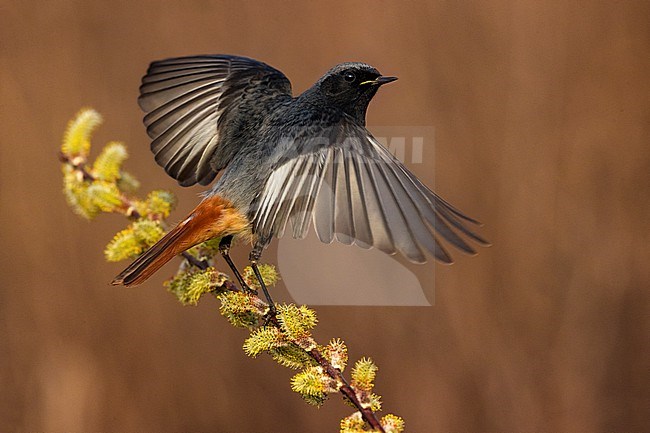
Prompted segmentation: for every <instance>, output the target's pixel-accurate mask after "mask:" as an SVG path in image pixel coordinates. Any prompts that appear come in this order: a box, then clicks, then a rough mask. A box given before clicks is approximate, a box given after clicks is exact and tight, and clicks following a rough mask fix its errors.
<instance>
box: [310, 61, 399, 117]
mask: <svg viewBox="0 0 650 433" xmlns="http://www.w3.org/2000/svg"><path fill="white" fill-rule="evenodd" d="M395 80H397V77H384V76H382V75H381V74H380V73H379V71H378V70H377V69H375V68H373V67H372V66H370V65H367V64H365V63H356V62H355V63H352V62H349V63H341V64H340V65H336V66H335V67H333V68H332V69H330V70H329V71H328V72H327V73H326V74H325V75H324V76H323V77H322V78H321V79H320V80H319V81H318V83H317V86H318V87H319V90H320V93H321V94H322V95H323V96H324V97H325V99H326V100H327V101H328V102H329V103H331V104H333V105H335V106H337V107H339V108H341V109H342V110H343V111H345V112H346V113H347V114H349V115H351V116H353V117H354V118H355V119H356V120H357V121H359V122H360V123H361V124H365V118H366V110H367V109H368V104H369V103H370V100H371V99H372V97H373V96H375V93H377V90H378V89H379V87H380V86H381V85H383V84H386V83H390V82H391V81H395Z"/></svg>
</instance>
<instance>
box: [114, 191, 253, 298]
mask: <svg viewBox="0 0 650 433" xmlns="http://www.w3.org/2000/svg"><path fill="white" fill-rule="evenodd" d="M248 228H249V223H248V219H247V218H246V217H244V216H243V215H242V214H240V213H239V212H238V211H237V210H236V209H234V208H233V207H232V204H231V203H230V202H228V201H227V200H224V199H222V198H220V197H217V196H213V197H209V198H207V199H205V200H203V201H202V202H201V203H200V204H199V205H198V206H197V207H196V208H195V209H194V211H192V213H191V214H190V215H189V216H188V217H187V218H186V219H185V220H183V221H182V222H180V223H179V224H178V225H177V226H176V227H174V228H173V229H172V230H170V231H169V233H167V234H166V235H165V236H163V237H162V239H160V240H159V241H158V242H156V243H155V244H154V245H153V246H152V247H151V248H149V249H148V250H147V251H145V252H144V253H143V254H142V255H141V256H140V257H138V258H137V259H136V260H135V261H134V262H133V263H131V264H130V265H129V266H128V267H127V268H126V269H124V271H122V272H121V273H120V274H119V275H118V276H117V277H115V278H114V279H113V281H112V282H111V284H113V285H120V284H122V285H124V286H127V287H128V286H135V285H138V284H141V283H143V282H144V281H146V280H147V279H148V278H149V277H150V276H152V275H153V274H154V273H155V272H156V271H158V270H159V269H160V268H161V267H163V265H165V264H166V263H167V262H169V261H170V260H171V259H173V258H174V257H175V256H177V255H178V254H180V253H182V252H183V251H186V250H188V249H190V248H192V247H193V246H195V245H198V244H200V243H201V242H205V241H207V240H209V239H213V238H217V237H222V236H227V235H236V234H240V233H242V232H244V231H246V230H247V229H248Z"/></svg>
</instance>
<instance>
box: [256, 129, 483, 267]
mask: <svg viewBox="0 0 650 433" xmlns="http://www.w3.org/2000/svg"><path fill="white" fill-rule="evenodd" d="M287 148H288V149H290V150H289V151H288V152H287V153H286V154H285V156H284V157H283V158H282V159H280V161H279V162H278V163H277V165H276V166H275V168H274V170H273V172H272V174H271V176H270V177H269V179H268V181H267V182H266V184H265V188H264V191H263V192H262V194H261V195H260V196H259V198H258V201H257V204H256V209H255V216H254V227H255V232H256V233H257V234H258V236H260V237H261V238H263V239H270V238H271V237H273V236H276V237H281V236H282V235H283V234H284V231H285V228H286V226H287V223H288V222H290V223H291V229H292V234H293V237H294V238H304V237H305V236H306V234H307V232H308V230H309V226H310V222H311V221H312V220H313V223H314V226H315V229H316V233H317V235H318V237H319V239H320V240H321V241H322V242H326V243H330V242H332V241H333V240H334V239H336V240H337V241H339V242H342V243H344V244H356V245H359V246H361V247H363V248H370V247H375V248H378V249H379V250H381V251H384V252H386V253H389V254H394V253H396V252H399V253H401V254H403V255H404V256H405V257H407V258H408V259H409V260H410V261H413V262H417V263H424V262H426V257H425V253H424V251H428V252H429V253H430V254H432V255H433V256H434V257H436V258H437V259H438V260H440V261H442V262H445V263H451V262H452V259H451V257H450V256H449V254H448V253H447V251H446V250H445V248H444V247H443V246H442V245H441V243H440V240H439V239H440V238H443V239H445V241H447V242H448V243H449V244H451V245H453V246H454V247H456V248H458V249H460V250H462V251H464V252H466V253H469V254H474V253H475V251H474V249H473V248H472V247H471V246H470V245H469V244H468V243H467V242H466V241H465V239H464V238H463V237H465V238H469V239H472V240H474V241H476V242H478V243H480V244H484V245H487V244H488V243H487V242H486V241H485V240H483V239H481V238H480V237H479V236H478V235H476V234H475V233H473V232H472V231H471V230H470V229H468V228H467V225H468V224H479V223H478V222H477V221H475V220H473V219H472V218H469V217H468V216H466V215H464V214H463V213H461V212H460V211H459V210H457V209H455V208H454V207H453V206H451V205H450V204H449V203H447V202H446V201H444V200H443V199H442V198H440V197H439V196H438V195H436V194H435V193H434V192H433V191H431V190H430V189H429V188H427V187H426V186H425V185H424V184H422V182H420V181H419V180H418V179H417V177H415V175H414V174H413V173H411V172H410V171H409V170H408V169H407V168H406V167H405V166H404V165H403V164H402V163H401V162H400V161H399V160H397V159H396V158H395V157H394V156H393V155H392V154H391V153H390V152H389V151H388V150H387V149H386V148H385V147H384V146H382V145H381V144H380V143H379V142H378V141H377V140H376V139H375V138H374V137H372V135H371V134H370V133H369V132H368V131H367V130H366V129H365V128H363V127H361V126H359V125H356V124H355V123H354V122H353V121H351V120H350V119H347V118H344V119H343V120H342V121H341V122H340V123H339V124H337V125H335V126H334V127H332V128H331V129H329V130H328V131H326V132H325V133H323V134H322V135H321V136H320V137H300V138H298V139H297V140H296V142H295V143H294V144H293V145H292V146H288V147H287Z"/></svg>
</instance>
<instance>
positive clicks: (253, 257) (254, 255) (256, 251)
mask: <svg viewBox="0 0 650 433" xmlns="http://www.w3.org/2000/svg"><path fill="white" fill-rule="evenodd" d="M262 248H263V247H262V246H261V245H256V246H255V248H253V251H251V253H250V255H249V256H248V260H249V261H250V262H251V268H252V269H253V272H254V273H255V277H257V281H259V283H260V287H261V288H262V291H263V292H264V297H265V298H266V300H267V301H268V303H269V315H270V316H275V314H276V312H277V310H276V309H275V303H274V302H273V299H271V295H270V294H269V291H268V289H267V288H266V284H264V279H262V274H261V273H260V270H259V268H258V267H257V261H258V260H259V259H260V257H261V256H262Z"/></svg>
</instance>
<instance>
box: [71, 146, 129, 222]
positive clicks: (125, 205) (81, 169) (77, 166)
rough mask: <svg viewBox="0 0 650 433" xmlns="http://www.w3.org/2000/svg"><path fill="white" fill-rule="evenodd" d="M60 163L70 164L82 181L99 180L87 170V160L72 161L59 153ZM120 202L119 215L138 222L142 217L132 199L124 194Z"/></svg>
mask: <svg viewBox="0 0 650 433" xmlns="http://www.w3.org/2000/svg"><path fill="white" fill-rule="evenodd" d="M59 161H61V162H62V163H64V164H68V165H69V166H70V167H72V168H73V169H74V170H76V171H77V172H78V173H80V174H81V176H82V179H83V180H84V181H86V182H94V181H96V180H97V178H96V177H95V176H94V175H93V174H92V173H91V172H89V171H88V169H87V168H86V159H85V158H82V157H78V158H73V159H70V157H69V156H68V155H66V154H65V153H63V152H59ZM120 201H121V202H122V205H121V206H120V207H119V208H118V209H119V210H120V212H119V213H123V214H124V215H126V217H127V218H128V219H130V220H137V219H140V218H141V217H142V215H141V214H140V212H138V211H137V209H136V207H135V204H134V203H133V201H132V200H131V199H129V198H128V197H127V196H126V195H125V194H124V193H122V194H120Z"/></svg>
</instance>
